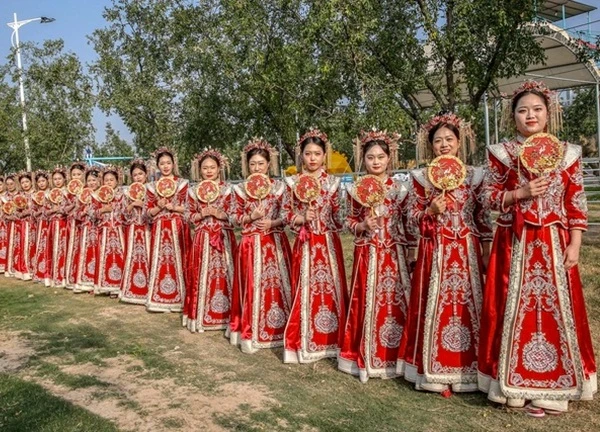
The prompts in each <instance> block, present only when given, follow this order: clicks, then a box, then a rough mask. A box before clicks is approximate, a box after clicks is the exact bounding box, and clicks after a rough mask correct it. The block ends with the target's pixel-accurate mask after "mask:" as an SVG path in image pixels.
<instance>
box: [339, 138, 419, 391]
mask: <svg viewBox="0 0 600 432" xmlns="http://www.w3.org/2000/svg"><path fill="white" fill-rule="evenodd" d="M355 150H356V151H355V156H354V157H355V161H356V165H357V166H356V171H357V172H359V171H361V169H362V166H364V168H366V171H367V174H369V175H371V176H375V177H377V178H378V179H379V180H380V181H381V184H382V185H383V191H384V192H383V194H382V195H381V200H380V201H379V203H378V204H377V206H376V207H374V208H373V209H371V208H369V207H367V206H366V204H363V203H362V202H361V197H362V195H361V192H362V191H359V190H358V189H360V186H357V185H356V184H354V185H351V186H349V187H348V207H349V212H348V216H347V218H346V224H347V226H348V229H349V230H350V231H351V232H353V233H354V235H355V240H354V265H353V271H352V283H351V294H350V303H349V310H348V319H347V321H346V327H345V334H344V339H343V341H342V346H341V351H340V355H339V357H338V369H339V370H341V371H343V372H346V373H349V374H352V375H358V376H359V377H360V380H361V381H362V382H366V381H367V380H368V379H369V378H371V377H378V378H394V377H396V376H397V374H396V362H397V360H398V347H399V346H400V339H401V337H402V329H403V328H404V325H405V321H406V313H407V309H408V299H409V297H410V276H409V269H408V264H407V257H408V248H409V246H410V244H409V240H411V241H412V237H411V236H407V233H406V229H405V225H406V209H407V202H408V189H407V187H406V186H405V185H404V184H402V183H400V182H399V181H397V180H394V179H392V178H391V177H390V176H389V175H388V174H389V172H390V171H391V169H393V166H394V164H395V160H396V158H397V143H396V141H395V140H394V137H390V136H388V135H387V133H385V132H381V131H376V130H373V131H370V132H368V133H363V134H362V136H361V139H360V141H358V142H357V143H356V148H355ZM361 164H362V166H361ZM373 181H375V179H373ZM412 246H413V248H414V245H412Z"/></svg>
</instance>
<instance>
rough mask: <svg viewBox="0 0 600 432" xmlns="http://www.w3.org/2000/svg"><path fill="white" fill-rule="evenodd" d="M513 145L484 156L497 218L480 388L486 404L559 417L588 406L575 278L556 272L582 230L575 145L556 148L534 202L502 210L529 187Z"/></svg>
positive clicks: (584, 338)
mask: <svg viewBox="0 0 600 432" xmlns="http://www.w3.org/2000/svg"><path fill="white" fill-rule="evenodd" d="M520 143H521V139H519V140H518V141H511V142H508V143H502V144H496V145H492V146H490V147H489V152H488V164H489V171H488V178H487V183H488V194H489V198H488V199H489V201H490V203H491V206H492V208H493V209H494V210H497V211H500V212H501V213H500V216H499V217H498V220H497V224H498V228H497V230H496V235H495V239H494V245H493V250H492V253H491V257H490V264H489V267H488V273H487V282H486V288H485V299H484V305H483V313H482V322H481V343H480V349H479V388H480V389H481V390H482V391H484V392H486V393H488V398H489V399H491V400H493V401H495V402H499V403H509V404H510V405H521V404H522V403H524V401H523V400H532V401H533V402H534V403H535V405H536V406H537V407H539V408H549V409H557V410H560V411H564V410H566V409H567V405H568V400H579V399H581V400H590V399H592V395H593V394H594V393H595V392H596V389H597V384H596V365H595V361H594V352H593V347H592V340H591V336H590V329H589V325H588V320H587V314H586V309H585V302H584V297H583V292H582V286H581V280H580V277H579V270H578V268H577V267H573V268H571V269H570V270H568V271H565V268H564V264H563V261H564V252H565V249H566V247H567V246H568V244H569V230H571V229H578V230H583V231H585V230H586V229H587V203H586V198H585V192H584V190H583V174H582V168H581V147H579V146H575V145H572V144H565V153H564V157H563V161H562V163H561V164H560V166H559V167H558V168H557V169H556V170H554V171H553V172H551V173H550V174H548V176H547V178H548V180H549V181H550V186H549V187H548V189H547V191H546V192H545V194H544V195H543V196H541V197H539V198H538V199H536V198H533V199H531V198H530V199H524V200H521V201H519V202H518V203H517V204H516V205H512V206H510V207H508V208H507V207H504V206H503V200H504V196H505V194H506V193H511V191H512V190H514V189H517V188H519V187H521V186H524V185H526V184H527V183H528V182H529V181H530V180H531V179H532V176H531V175H530V174H529V173H528V172H526V170H525V169H524V168H522V167H521V172H520V175H519V174H518V169H519V165H518V163H517V162H518V156H517V154H518V146H519V144H520ZM515 215H518V216H519V217H518V218H517V219H515ZM519 220H521V221H524V224H519V223H516V222H518V221H519ZM513 226H514V228H513ZM519 228H521V229H519ZM515 232H517V233H519V234H520V240H519V239H518V237H517V236H516V235H515Z"/></svg>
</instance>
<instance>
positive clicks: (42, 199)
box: [33, 190, 46, 206]
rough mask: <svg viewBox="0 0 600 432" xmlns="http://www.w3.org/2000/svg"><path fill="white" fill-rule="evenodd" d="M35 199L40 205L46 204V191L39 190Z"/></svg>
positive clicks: (35, 194)
mask: <svg viewBox="0 0 600 432" xmlns="http://www.w3.org/2000/svg"><path fill="white" fill-rule="evenodd" d="M33 200H34V201H35V203H36V204H37V205H39V206H42V205H44V202H45V201H46V191H43V190H39V191H37V192H36V193H34V194H33Z"/></svg>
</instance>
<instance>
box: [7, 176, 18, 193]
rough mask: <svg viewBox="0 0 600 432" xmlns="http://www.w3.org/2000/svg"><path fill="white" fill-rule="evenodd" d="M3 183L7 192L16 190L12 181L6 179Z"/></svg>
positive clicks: (15, 185)
mask: <svg viewBox="0 0 600 432" xmlns="http://www.w3.org/2000/svg"><path fill="white" fill-rule="evenodd" d="M4 183H5V184H6V189H7V190H8V191H9V192H14V191H15V190H16V189H17V184H16V183H15V181H14V179H11V178H9V179H6V181H5V182H4Z"/></svg>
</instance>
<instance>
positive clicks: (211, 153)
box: [191, 147, 229, 181]
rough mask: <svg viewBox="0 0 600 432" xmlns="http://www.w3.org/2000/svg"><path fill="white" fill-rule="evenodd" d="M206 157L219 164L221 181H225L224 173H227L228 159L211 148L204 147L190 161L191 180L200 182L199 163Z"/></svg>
mask: <svg viewBox="0 0 600 432" xmlns="http://www.w3.org/2000/svg"><path fill="white" fill-rule="evenodd" d="M207 157H210V158H213V159H214V160H216V161H217V163H218V164H219V170H220V171H221V174H220V175H221V180H225V178H226V176H225V171H226V170H227V171H229V159H227V157H226V156H225V155H224V154H223V153H221V152H220V151H219V150H216V149H214V148H212V147H206V148H205V149H204V150H203V151H201V152H200V153H198V154H197V155H195V156H194V159H192V172H191V177H192V180H194V181H200V180H202V175H201V174H200V163H201V162H202V161H203V160H204V159H205V158H207Z"/></svg>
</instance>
